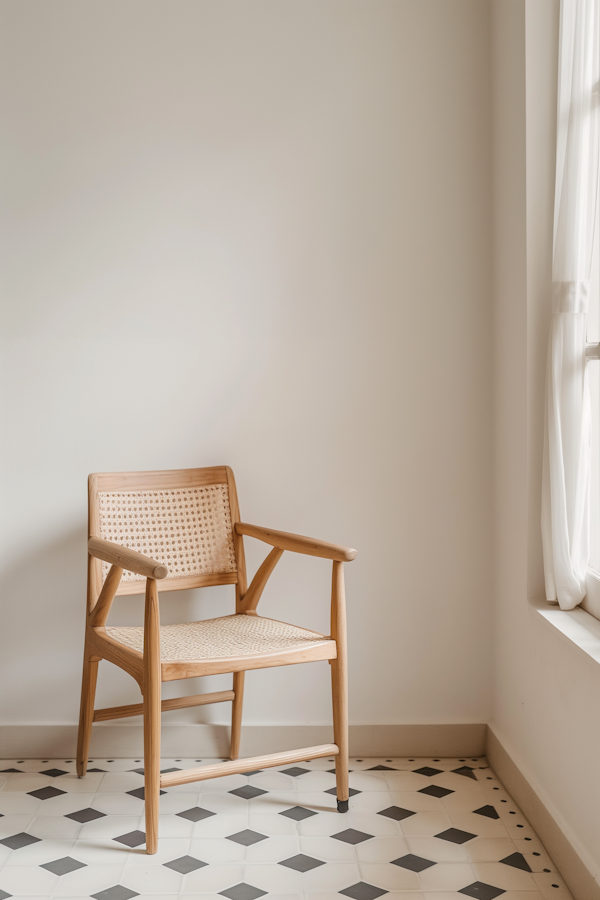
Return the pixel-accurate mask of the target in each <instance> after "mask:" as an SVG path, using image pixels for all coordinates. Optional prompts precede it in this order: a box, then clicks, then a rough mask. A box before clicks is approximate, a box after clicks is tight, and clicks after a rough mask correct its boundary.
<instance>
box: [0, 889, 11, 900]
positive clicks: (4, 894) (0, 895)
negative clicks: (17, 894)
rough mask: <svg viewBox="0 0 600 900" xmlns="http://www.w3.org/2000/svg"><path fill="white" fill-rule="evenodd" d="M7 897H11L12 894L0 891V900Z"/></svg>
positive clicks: (5, 899)
mask: <svg viewBox="0 0 600 900" xmlns="http://www.w3.org/2000/svg"><path fill="white" fill-rule="evenodd" d="M8 897H12V894H7V893H6V891H0V900H7V898H8Z"/></svg>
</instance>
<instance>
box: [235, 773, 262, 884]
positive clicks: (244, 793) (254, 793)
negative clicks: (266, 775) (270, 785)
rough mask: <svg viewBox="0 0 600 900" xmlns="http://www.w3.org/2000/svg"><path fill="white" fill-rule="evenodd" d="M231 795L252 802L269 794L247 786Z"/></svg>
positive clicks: (237, 789) (249, 785)
mask: <svg viewBox="0 0 600 900" xmlns="http://www.w3.org/2000/svg"><path fill="white" fill-rule="evenodd" d="M229 793H230V794H235V795H236V797H241V798H242V800H252V799H253V798H254V797H260V795H261V794H268V793H269V792H268V791H262V790H261V789H260V788H257V787H252V785H251V784H245V785H244V787H241V788H236V789H235V791H229ZM232 890H233V888H232ZM255 890H256V889H255Z"/></svg>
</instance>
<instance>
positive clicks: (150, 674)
mask: <svg viewBox="0 0 600 900" xmlns="http://www.w3.org/2000/svg"><path fill="white" fill-rule="evenodd" d="M160 675H161V673H160V621H159V619H158V595H157V592H156V581H154V580H153V579H151V578H149V579H148V582H147V586H146V615H145V622H144V688H143V692H144V704H143V706H144V800H145V811H146V853H151V854H152V853H156V851H157V850H158V813H159V803H160V714H161V696H160V693H161V692H160V686H161V677H160Z"/></svg>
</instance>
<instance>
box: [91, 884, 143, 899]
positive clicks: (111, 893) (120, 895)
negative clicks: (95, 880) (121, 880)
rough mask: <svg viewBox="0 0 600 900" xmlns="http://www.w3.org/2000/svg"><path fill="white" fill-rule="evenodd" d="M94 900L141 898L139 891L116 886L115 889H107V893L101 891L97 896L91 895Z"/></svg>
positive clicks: (119, 885)
mask: <svg viewBox="0 0 600 900" xmlns="http://www.w3.org/2000/svg"><path fill="white" fill-rule="evenodd" d="M91 896H92V897H93V898H94V900H131V898H132V897H139V896H140V895H139V894H138V892H137V891H132V890H130V889H129V888H126V887H123V885H121V884H115V885H114V886H113V887H110V888H107V890H105V891H99V893H97V894H91Z"/></svg>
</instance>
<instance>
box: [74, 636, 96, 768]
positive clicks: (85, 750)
mask: <svg viewBox="0 0 600 900" xmlns="http://www.w3.org/2000/svg"><path fill="white" fill-rule="evenodd" d="M98 663H99V659H98V657H97V656H96V657H93V656H92V655H91V654H90V651H89V649H88V646H87V641H86V646H85V649H84V651H83V678H82V681H81V706H80V709H79V731H78V732H77V775H78V776H79V778H83V776H84V775H85V773H86V772H87V764H88V756H89V753H90V736H91V733H92V722H93V721H94V698H95V696H96V681H97V679H98Z"/></svg>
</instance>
